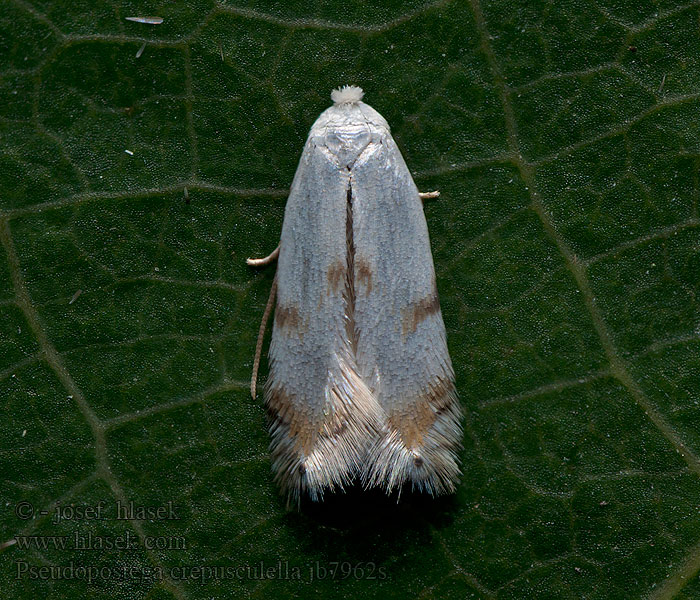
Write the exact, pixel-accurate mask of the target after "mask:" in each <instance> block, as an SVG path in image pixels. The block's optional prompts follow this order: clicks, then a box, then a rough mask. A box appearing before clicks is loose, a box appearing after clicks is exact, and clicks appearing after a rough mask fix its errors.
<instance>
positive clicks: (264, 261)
mask: <svg viewBox="0 0 700 600" xmlns="http://www.w3.org/2000/svg"><path fill="white" fill-rule="evenodd" d="M431 193H433V194H434V193H435V192H431ZM438 195H439V193H438ZM279 254H280V245H279V244H277V248H275V249H274V250H273V251H272V252H271V253H270V254H269V255H268V256H266V257H265V258H247V259H246V263H247V264H248V265H249V266H251V267H264V266H265V265H269V264H270V263H271V262H273V261H275V260H277V257H278V256H279Z"/></svg>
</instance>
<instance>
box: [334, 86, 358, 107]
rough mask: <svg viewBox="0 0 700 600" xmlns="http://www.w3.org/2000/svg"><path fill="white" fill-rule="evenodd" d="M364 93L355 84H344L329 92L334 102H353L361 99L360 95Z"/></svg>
mask: <svg viewBox="0 0 700 600" xmlns="http://www.w3.org/2000/svg"><path fill="white" fill-rule="evenodd" d="M364 95H365V93H364V92H363V91H362V88H360V87H357V86H356V85H344V86H343V87H341V88H338V89H337V90H333V91H332V92H331V100H333V102H334V103H335V104H345V103H348V104H354V103H355V102H359V101H360V100H362V96H364Z"/></svg>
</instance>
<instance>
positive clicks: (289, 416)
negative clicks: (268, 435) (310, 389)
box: [266, 387, 318, 455]
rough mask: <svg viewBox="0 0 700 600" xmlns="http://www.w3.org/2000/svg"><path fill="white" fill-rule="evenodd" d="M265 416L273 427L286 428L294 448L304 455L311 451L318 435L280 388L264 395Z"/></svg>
mask: <svg viewBox="0 0 700 600" xmlns="http://www.w3.org/2000/svg"><path fill="white" fill-rule="evenodd" d="M266 402H267V414H268V417H269V418H270V420H271V421H272V423H273V426H274V425H277V426H279V425H283V426H285V427H287V428H288V435H289V437H290V438H292V439H293V440H294V447H295V449H296V450H297V451H300V452H301V453H303V454H304V455H308V454H310V453H311V451H312V450H313V447H314V444H315V442H316V436H317V435H318V427H315V426H314V424H313V423H311V421H310V419H309V415H308V414H306V413H304V412H302V411H298V410H297V409H296V408H295V407H294V402H293V400H292V397H291V396H290V395H289V394H288V393H287V392H286V391H285V390H284V388H281V387H274V388H271V389H270V391H269V393H268V394H267V395H266Z"/></svg>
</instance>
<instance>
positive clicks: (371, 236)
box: [265, 86, 462, 503]
mask: <svg viewBox="0 0 700 600" xmlns="http://www.w3.org/2000/svg"><path fill="white" fill-rule="evenodd" d="M332 98H333V101H334V104H333V106H331V107H330V108H328V109H327V110H326V111H324V112H323V113H322V114H321V115H320V116H319V118H318V119H317V120H316V122H315V123H314V125H313V126H312V128H311V131H310V133H309V137H308V140H307V142H306V145H305V147H304V151H303V153H302V156H301V159H300V161H299V167H298V169H297V172H296V175H295V177H294V181H293V183H292V188H291V191H290V194H289V199H288V201H287V206H286V209H285V215H284V223H283V226H282V235H281V240H280V247H279V257H278V265H277V274H276V288H277V303H276V306H275V319H274V325H273V332H272V342H271V345H270V374H269V377H268V380H267V383H266V385H265V402H266V405H267V408H268V414H269V418H270V428H271V446H270V449H271V454H272V466H273V470H274V472H275V476H276V480H277V481H278V482H279V484H280V486H281V487H282V489H283V491H284V493H286V495H287V498H288V500H289V502H292V503H294V502H298V501H299V499H300V497H301V495H302V494H308V495H309V496H310V497H311V498H312V499H314V500H317V499H320V498H322V497H323V493H324V492H325V491H327V490H328V491H332V490H336V489H342V488H343V487H344V486H345V485H347V484H348V483H350V482H352V481H354V480H360V481H362V482H363V484H364V485H365V486H381V487H383V488H384V489H386V490H387V491H391V490H393V489H395V488H399V487H400V486H402V485H403V484H404V483H408V482H410V483H411V484H412V485H413V487H417V488H419V489H421V490H424V491H427V492H429V493H431V494H440V493H445V492H450V491H453V490H454V488H455V485H456V482H457V481H458V478H459V466H458V454H457V453H458V449H459V446H460V440H461V436H462V432H461V425H460V422H461V413H460V408H459V403H458V401H457V396H456V393H455V386H454V373H453V370H452V364H451V362H450V357H449V355H448V352H447V344H446V340H445V327H444V324H443V321H442V316H441V313H440V305H439V301H438V297H437V287H436V283H435V272H434V268H433V260H432V255H431V252H430V243H429V238H428V229H427V225H426V222H425V216H424V214H423V208H422V203H421V197H420V194H419V192H418V190H417V188H416V186H415V184H414V182H413V179H412V177H411V175H410V173H409V171H408V168H407V167H406V164H405V163H404V160H403V158H402V156H401V153H400V152H399V150H398V148H397V147H396V144H395V143H394V140H393V139H392V137H391V133H390V131H389V126H388V125H387V123H386V121H385V120H384V118H383V117H382V116H381V115H379V113H377V112H376V111H375V110H374V109H372V108H371V107H370V106H368V105H366V104H364V103H363V102H361V99H362V90H360V88H356V87H348V86H346V87H344V88H342V89H340V90H335V91H334V92H333V94H332Z"/></svg>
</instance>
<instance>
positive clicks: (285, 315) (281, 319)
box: [275, 304, 300, 330]
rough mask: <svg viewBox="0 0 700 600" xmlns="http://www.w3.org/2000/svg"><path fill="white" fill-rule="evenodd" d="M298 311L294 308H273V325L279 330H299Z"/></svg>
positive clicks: (279, 306) (278, 306)
mask: <svg viewBox="0 0 700 600" xmlns="http://www.w3.org/2000/svg"><path fill="white" fill-rule="evenodd" d="M299 324H300V323H299V309H298V308H297V307H296V306H281V305H279V304H278V305H277V308H275V325H276V326H277V327H279V328H280V329H284V328H285V327H288V328H289V329H291V330H294V329H299Z"/></svg>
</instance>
